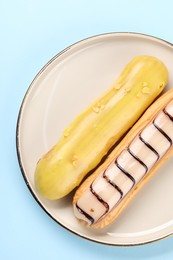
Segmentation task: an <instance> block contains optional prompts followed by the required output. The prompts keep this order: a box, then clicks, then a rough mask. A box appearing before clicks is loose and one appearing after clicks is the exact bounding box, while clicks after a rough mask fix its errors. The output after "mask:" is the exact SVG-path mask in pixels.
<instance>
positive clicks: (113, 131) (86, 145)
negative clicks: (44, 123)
mask: <svg viewBox="0 0 173 260" xmlns="http://www.w3.org/2000/svg"><path fill="white" fill-rule="evenodd" d="M167 80H168V72H167V69H166V67H165V66H164V64H163V63H162V62H161V61H160V60H158V59H156V58H155V57H151V56H137V57H135V58H134V59H133V60H132V61H131V62H130V63H129V64H127V66H126V67H125V69H124V70H123V72H122V73H121V74H120V76H119V77H118V79H117V80H116V82H115V83H114V84H113V85H112V87H111V88H110V89H109V90H108V91H107V92H106V93H104V94H103V95H102V96H101V97H100V98H98V99H97V100H96V101H95V102H93V103H92V104H91V105H90V106H89V107H88V108H87V109H86V110H85V111H83V112H82V113H81V114H79V115H78V116H77V117H76V118H75V119H74V121H73V122H72V123H71V124H70V125H69V126H68V127H67V128H66V129H65V130H64V132H63V134H62V136H61V138H60V140H59V142H58V143H57V144H56V145H55V146H54V147H53V148H52V149H51V150H50V151H49V152H48V153H47V154H45V155H44V156H43V157H42V158H41V159H40V160H39V162H38V164H37V166H36V171H35V184H36V188H37V190H38V192H39V193H40V194H41V195H42V196H43V197H45V198H47V199H52V200H53V199H59V198H62V197H64V196H65V195H67V194H68V193H70V192H71V191H72V190H73V189H74V188H75V187H77V186H78V185H79V184H80V183H81V181H82V179H83V178H84V177H85V176H86V174H87V173H88V172H90V171H91V170H92V169H93V168H95V167H96V166H97V165H98V163H99V162H100V161H101V159H102V158H103V156H104V155H106V154H107V152H108V151H109V149H110V148H111V147H112V146H113V145H114V144H115V143H116V142H117V141H118V140H119V139H120V137H122V135H123V134H125V132H126V131H127V130H128V129H129V128H130V127H131V126H132V125H133V124H134V123H135V122H136V121H137V119H138V118H139V117H140V116H141V114H142V113H143V112H144V111H145V109H146V108H147V107H148V106H149V105H150V104H151V103H152V102H153V101H154V99H155V98H156V97H157V96H158V95H159V94H160V92H161V91H162V90H163V88H164V87H165V85H166V84H167Z"/></svg>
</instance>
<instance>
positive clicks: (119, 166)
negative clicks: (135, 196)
mask: <svg viewBox="0 0 173 260" xmlns="http://www.w3.org/2000/svg"><path fill="white" fill-rule="evenodd" d="M115 164H116V166H117V167H118V168H119V169H120V170H121V171H122V172H123V173H124V174H125V175H126V176H127V177H128V178H129V179H130V180H131V181H132V182H133V186H134V185H135V183H136V181H135V179H134V178H133V176H132V175H131V174H130V173H128V172H127V171H126V170H125V169H123V168H122V167H121V165H120V164H119V163H118V162H117V161H115ZM133 186H132V187H133Z"/></svg>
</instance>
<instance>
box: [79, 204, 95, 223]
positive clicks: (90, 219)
mask: <svg viewBox="0 0 173 260" xmlns="http://www.w3.org/2000/svg"><path fill="white" fill-rule="evenodd" d="M76 208H77V209H78V211H79V212H80V213H81V214H82V215H84V216H85V217H86V218H87V219H88V220H89V221H90V222H91V224H93V223H94V219H93V218H92V217H91V216H90V215H89V214H88V213H86V212H85V211H84V210H83V209H81V208H80V207H79V206H78V204H77V203H76Z"/></svg>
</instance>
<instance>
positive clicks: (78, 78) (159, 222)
mask: <svg viewBox="0 0 173 260" xmlns="http://www.w3.org/2000/svg"><path fill="white" fill-rule="evenodd" d="M136 55H152V56H155V57H157V58H159V59H161V60H162V61H163V62H164V63H165V65H166V66H167V68H168V70H169V84H168V86H167V88H166V89H169V88H170V87H171V86H173V66H172V61H173V47H172V44H170V43H168V42H166V41H163V40H161V39H158V38H154V37H151V36H148V35H142V34H136V33H110V34H104V35H98V36H95V37H91V38H88V39H85V40H83V41H80V42H78V43H76V44H74V45H72V46H70V47H68V48H67V49H65V50H64V51H62V52H61V53H59V54H58V55H57V56H55V57H54V58H53V59H52V60H51V61H49V62H48V64H46V65H45V67H44V68H43V69H42V70H41V71H40V72H39V73H38V75H37V76H36V77H35V79H34V80H33V82H32V83H31V85H30V87H29V89H28V91H27V93H26V95H25V97H24V100H23V103H22V106H21V109H20V112H19V117H18V124H17V153H18V159H19V164H20V167H21V170H22V174H23V176H24V179H25V181H26V184H27V186H28V187H29V189H30V191H31V192H32V194H33V195H34V197H35V199H36V200H37V202H38V203H39V204H40V205H41V206H42V208H43V209H44V210H45V211H46V212H47V213H48V215H49V216H51V217H52V218H53V219H54V220H55V221H56V222H57V223H59V224H61V225H62V226H63V227H65V228H67V229H68V230H69V231H72V232H74V233H75V234H77V235H79V236H81V237H83V238H87V239H89V240H92V241H96V242H100V243H104V244H110V245H138V244H145V243H148V242H151V241H156V240H158V239H161V238H164V237H166V236H168V235H171V234H173V203H172V198H173V189H172V183H173V174H172V168H171V164H172V163H173V159H170V160H169V161H167V163H166V164H165V165H164V167H162V168H161V169H160V170H159V171H158V172H157V174H155V176H154V177H153V178H152V180H151V181H150V182H149V183H147V185H146V186H145V187H144V188H143V189H142V190H141V191H140V192H139V194H138V195H137V196H136V197H135V198H134V200H133V201H132V203H131V204H130V205H129V206H128V208H127V209H126V210H125V211H124V212H123V213H122V214H121V216H120V217H119V218H118V219H117V220H116V221H115V222H114V224H113V225H111V227H109V228H107V229H104V230H100V231H92V230H90V229H88V228H85V227H84V226H82V225H81V224H79V223H78V221H77V220H76V219H75V217H74V215H73V210H72V196H73V193H71V194H70V195H69V196H67V197H65V198H63V199H60V200H57V201H49V200H46V199H43V198H42V197H41V196H39V194H38V193H37V190H36V189H35V185H34V170H35V166H36V163H37V161H38V160H39V158H40V157H41V156H42V155H43V154H44V153H45V152H46V151H48V150H49V149H50V148H51V147H52V146H53V145H54V144H55V143H56V142H57V141H58V139H59V137H60V135H61V133H62V131H63V129H64V128H65V127H66V126H67V125H68V124H69V123H70V122H71V121H72V120H73V118H74V117H75V116H76V115H77V114H79V113H80V112H81V111H82V110H83V109H84V108H85V107H87V106H88V105H89V104H90V103H91V102H92V101H93V100H94V99H95V98H96V97H97V96H98V95H100V94H101V93H102V92H103V91H105V90H106V89H107V88H108V87H110V85H111V84H112V82H114V81H115V79H116V78H117V77H118V75H119V74H120V72H121V71H122V69H123V68H124V66H125V65H126V64H127V63H128V62H129V61H130V60H131V59H132V58H133V57H134V56H136Z"/></svg>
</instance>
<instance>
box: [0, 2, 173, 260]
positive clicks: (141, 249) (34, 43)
mask: <svg viewBox="0 0 173 260" xmlns="http://www.w3.org/2000/svg"><path fill="white" fill-rule="evenodd" d="M172 10H173V2H172V1H171V0H170V1H168V0H165V1H159V0H156V1H155V0H154V1H153V0H150V1H149V0H145V1H137V0H136V1H135V0H131V1H127V0H126V1H125V0H119V1H116V0H115V1H113V0H112V1H111V0H107V1H102V0H100V1H99V0H93V1H92V0H86V1H84V0H81V1H80V0H78V1H77V0H73V1H71V0H61V1H60V0H57V1H56V0H54V1H51V0H50V1H44V0H42V1H41V0H30V1H22V0H21V1H17V0H16V1H2V0H1V1H0V36H1V38H0V51H1V55H0V72H1V77H0V82H1V84H0V88H1V95H0V113H1V127H0V137H1V162H0V163H1V164H0V165H1V172H0V176H1V177H0V183H1V188H0V197H1V207H0V209H1V210H0V259H2V260H6V259H7V260H10V259H18V260H20V259H26V260H27V259H32V260H33V259H51V260H54V259H65V260H66V259H75V260H78V259H80V260H88V259H96V260H97V259H99V260H102V259H108V260H109V259H158V260H159V259H167V260H169V259H173V237H172V238H167V239H165V240H162V241H160V242H157V243H153V244H150V245H145V246H138V247H125V248H124V247H109V246H104V245H100V244H96V243H93V242H89V241H87V240H84V239H81V238H79V237H78V236H75V235H73V234H72V233H69V232H68V231H67V230H65V229H63V228H62V227H60V226H59V225H57V224H56V223H55V222H54V221H53V220H52V219H51V218H49V217H48V216H47V215H46V214H45V213H44V211H43V210H42V209H41V208H40V206H39V205H38V204H37V203H36V202H35V200H34V199H33V197H32V195H31V194H30V192H29V190H28V189H27V187H26V185H25V183H24V181H23V177H22V175H21V173H20V169H19V166H18V161H17V156H16V147H15V130H16V129H15V128H16V120H17V115H18V111H19V108H20V104H21V102H22V99H23V96H24V94H25V92H26V90H27V88H28V86H29V84H30V82H31V81H32V79H33V78H34V76H35V75H36V74H37V72H38V71H39V70H40V69H41V68H42V66H43V65H44V64H45V63H46V62H47V61H48V60H49V59H51V58H52V57H53V56H54V55H55V54H57V53H58V52H59V51H61V50H62V49H64V48H65V47H67V46H68V45H70V44H72V43H74V42H76V41H78V40H81V39H83V38H86V37H88V36H92V35H95V34H100V33H104V32H112V31H118V32H123V31H133V32H141V33H146V34H150V35H154V36H157V37H160V38H163V39H165V40H168V41H170V42H173V31H172V25H173V15H172Z"/></svg>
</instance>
